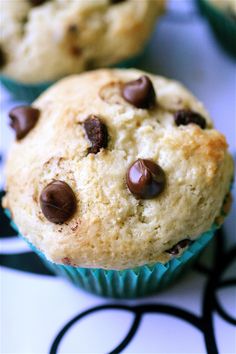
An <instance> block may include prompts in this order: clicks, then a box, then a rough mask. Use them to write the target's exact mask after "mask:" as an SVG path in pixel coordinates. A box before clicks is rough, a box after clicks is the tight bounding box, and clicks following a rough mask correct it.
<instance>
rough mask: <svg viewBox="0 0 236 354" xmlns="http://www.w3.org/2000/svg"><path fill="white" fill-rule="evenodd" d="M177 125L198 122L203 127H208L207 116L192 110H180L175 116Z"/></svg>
mask: <svg viewBox="0 0 236 354" xmlns="http://www.w3.org/2000/svg"><path fill="white" fill-rule="evenodd" d="M174 119H175V124H176V125H178V126H179V125H188V124H191V123H193V124H197V125H199V126H200V127H201V128H202V129H205V128H206V120H205V118H204V117H203V116H202V115H201V114H200V113H197V112H193V111H190V110H180V111H178V112H176V113H175V116H174Z"/></svg>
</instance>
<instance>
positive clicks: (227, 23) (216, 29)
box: [197, 0, 236, 57]
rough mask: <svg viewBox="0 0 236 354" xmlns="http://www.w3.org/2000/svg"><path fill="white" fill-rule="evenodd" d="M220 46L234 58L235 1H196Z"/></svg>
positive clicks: (235, 30)
mask: <svg viewBox="0 0 236 354" xmlns="http://www.w3.org/2000/svg"><path fill="white" fill-rule="evenodd" d="M197 3H198V5H199V8H200V10H201V12H202V14H203V15H204V16H205V17H206V18H207V19H208V21H209V24H210V26H211V28H212V30H213V33H214V35H215V37H216V38H217V40H219V43H220V44H221V46H222V47H223V48H224V49H225V50H226V51H227V52H228V53H229V54H231V55H233V56H234V57H236V1H235V0H197Z"/></svg>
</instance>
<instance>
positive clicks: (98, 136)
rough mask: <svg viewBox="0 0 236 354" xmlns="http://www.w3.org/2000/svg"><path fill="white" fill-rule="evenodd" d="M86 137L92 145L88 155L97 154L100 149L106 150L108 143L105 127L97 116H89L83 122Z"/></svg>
mask: <svg viewBox="0 0 236 354" xmlns="http://www.w3.org/2000/svg"><path fill="white" fill-rule="evenodd" d="M84 129H85V131H86V134H87V137H88V139H89V140H90V142H91V143H92V146H91V147H90V148H89V149H88V153H92V154H97V153H98V152H99V151H100V150H101V148H106V147H107V143H108V133H107V127H106V126H105V124H104V123H102V121H101V120H100V118H98V117H97V116H94V115H91V116H90V117H88V118H87V119H86V120H85V122H84Z"/></svg>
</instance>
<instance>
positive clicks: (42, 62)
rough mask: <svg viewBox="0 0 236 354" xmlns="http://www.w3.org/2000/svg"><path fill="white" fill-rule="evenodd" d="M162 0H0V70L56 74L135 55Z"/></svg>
mask: <svg viewBox="0 0 236 354" xmlns="http://www.w3.org/2000/svg"><path fill="white" fill-rule="evenodd" d="M164 2H165V0H142V1H140V0H48V1H46V0H44V1H43V0H17V1H16V0H0V7H1V21H0V70H1V73H2V74H4V75H7V76H9V77H11V78H13V79H16V80H19V81H21V82H24V83H38V82H44V81H50V80H56V79H58V78H60V77H63V76H66V75H68V74H73V73H80V72H82V71H85V70H89V69H92V68H98V67H102V66H108V65H111V64H114V63H117V62H119V61H122V60H124V59H127V58H129V57H132V56H134V55H136V54H137V53H138V52H139V51H140V50H141V49H142V47H143V46H144V44H145V42H146V40H147V38H148V37H149V35H150V33H151V31H152V29H153V27H154V24H155V21H156V19H157V17H158V16H159V15H160V14H161V13H162V12H163V10H164Z"/></svg>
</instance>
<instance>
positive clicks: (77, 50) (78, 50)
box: [70, 45, 82, 57]
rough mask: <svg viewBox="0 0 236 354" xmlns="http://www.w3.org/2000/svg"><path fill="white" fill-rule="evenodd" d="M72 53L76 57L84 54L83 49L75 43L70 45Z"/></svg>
mask: <svg viewBox="0 0 236 354" xmlns="http://www.w3.org/2000/svg"><path fill="white" fill-rule="evenodd" d="M70 53H71V55H73V56H74V57H79V56H80V55H81V54H82V49H81V48H80V47H79V46H77V45H74V46H72V47H70Z"/></svg>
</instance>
